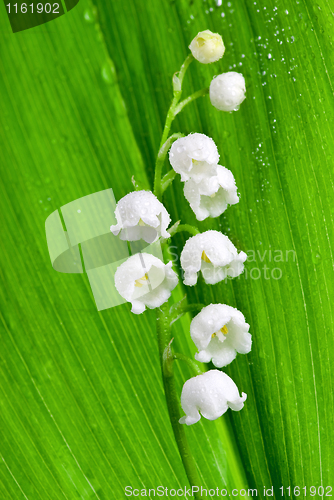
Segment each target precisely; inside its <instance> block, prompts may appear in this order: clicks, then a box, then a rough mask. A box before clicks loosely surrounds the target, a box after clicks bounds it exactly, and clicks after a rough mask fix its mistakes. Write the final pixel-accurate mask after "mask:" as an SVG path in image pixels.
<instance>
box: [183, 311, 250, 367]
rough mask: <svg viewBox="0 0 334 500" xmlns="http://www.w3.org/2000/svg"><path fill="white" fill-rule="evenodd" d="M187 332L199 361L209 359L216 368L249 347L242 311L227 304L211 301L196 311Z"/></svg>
mask: <svg viewBox="0 0 334 500" xmlns="http://www.w3.org/2000/svg"><path fill="white" fill-rule="evenodd" d="M190 335H191V338H192V340H193V341H194V343H195V345H196V347H197V349H198V351H199V352H198V354H195V358H196V359H197V360H198V361H201V362H202V363H209V362H210V361H212V363H213V364H214V365H215V366H216V367H217V368H222V367H223V366H226V365H228V364H229V363H231V362H232V361H233V360H234V358H235V357H236V355H237V352H238V353H240V354H247V353H248V352H250V350H251V347H252V336H251V334H250V333H249V324H248V323H246V321H245V317H244V315H243V314H242V313H241V312H240V311H238V309H236V308H234V307H230V306H227V305H226V304H210V305H209V306H206V307H204V308H203V309H202V310H201V312H200V313H199V314H197V315H196V316H195V317H194V318H193V320H192V322H191V324H190Z"/></svg>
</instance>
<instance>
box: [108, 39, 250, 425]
mask: <svg viewBox="0 0 334 500" xmlns="http://www.w3.org/2000/svg"><path fill="white" fill-rule="evenodd" d="M189 48H190V50H191V52H192V55H193V57H194V58H195V59H197V60H198V61H199V62H201V63H203V64H209V63H212V62H215V61H218V60H219V59H220V58H221V57H222V56H223V54H224V51H225V47H224V43H223V40H222V38H221V36H220V35H218V34H216V33H211V31H209V30H206V31H202V32H200V33H198V35H197V36H196V37H195V38H194V39H193V41H192V42H191V44H190V46H189ZM180 85H181V84H180ZM245 91H246V87H245V80H244V78H243V76H242V75H241V74H239V73H235V72H229V73H223V74H221V75H219V76H217V77H216V78H214V79H213V80H212V82H211V85H210V89H209V92H210V100H211V103H212V104H213V106H215V107H216V108H217V109H219V110H222V111H233V110H234V111H235V110H237V109H238V108H239V106H240V104H241V102H242V101H243V100H244V99H245ZM166 151H167V148H166ZM169 160H170V163H171V165H172V168H173V169H174V171H175V172H176V173H177V174H180V176H181V181H182V182H184V195H185V197H186V199H187V200H188V202H189V204H190V207H191V209H192V210H193V212H194V213H195V215H196V218H197V220H199V221H203V220H205V219H206V218H208V217H218V216H220V215H221V214H222V213H223V212H224V211H225V210H226V209H227V207H228V206H229V205H235V204H236V203H238V201H239V197H238V194H237V186H236V183H235V179H234V176H233V174H232V172H231V171H230V170H228V169H227V168H226V167H224V166H222V165H219V164H218V162H219V153H218V149H217V146H216V144H215V143H214V141H213V140H212V139H211V138H210V137H207V136H206V135H204V134H199V133H193V134H189V135H188V136H186V137H182V138H179V139H177V140H176V141H175V142H174V143H173V144H172V146H171V148H170V151H169ZM157 172H159V170H157ZM158 181H160V179H158ZM156 192H159V190H157V191H156ZM115 216H116V220H117V224H115V225H113V226H111V228H110V230H111V232H112V233H113V234H114V235H115V236H118V237H119V238H120V239H122V240H128V241H137V240H141V239H142V240H144V241H145V242H147V243H153V242H155V241H157V240H158V239H159V238H164V239H165V238H169V237H170V233H169V232H168V231H167V228H168V226H169V224H170V222H171V218H170V216H169V214H168V212H167V210H166V208H165V207H164V206H163V204H162V203H161V202H160V201H159V200H158V198H157V197H156V196H155V195H154V194H153V193H152V192H151V191H136V192H133V193H129V194H127V195H126V196H124V198H122V199H121V200H120V201H119V202H118V204H117V206H116V210H115ZM175 226H176V225H174V226H173V228H172V229H170V231H171V234H173V233H174V232H175V230H176V229H175ZM246 257H247V256H246V254H245V253H244V252H239V253H238V251H237V249H236V247H235V246H234V245H233V243H232V242H231V241H230V240H229V238H228V237H227V236H225V235H224V234H222V233H221V232H219V231H212V230H209V231H205V232H203V233H199V234H196V235H195V236H193V237H191V238H189V239H188V240H187V241H186V243H185V246H184V248H183V250H182V252H181V259H180V261H181V267H182V270H183V273H184V276H183V282H184V284H185V285H187V286H194V285H196V283H197V279H198V274H199V273H201V274H202V276H203V279H204V281H205V283H207V284H210V285H214V284H216V283H218V282H220V281H223V280H225V279H226V278H227V277H231V278H234V277H237V276H239V275H240V274H241V273H242V272H243V270H244V262H245V260H246ZM177 284H178V276H177V274H176V273H175V272H174V271H173V269H172V262H168V263H167V264H165V263H164V262H163V261H162V260H160V259H159V258H157V257H156V256H154V255H152V254H150V253H148V252H146V253H144V252H142V253H137V254H135V255H132V256H131V257H129V258H128V259H127V260H125V261H124V262H123V263H122V264H121V265H120V266H119V267H118V268H117V270H116V273H115V287H116V289H117V291H118V293H119V294H120V295H121V297H123V298H124V299H125V300H126V301H127V302H129V303H131V311H132V312H133V313H135V314H141V313H143V312H144V311H145V309H146V308H149V309H153V308H158V307H160V306H161V305H162V304H163V303H165V302H167V301H168V299H169V298H170V296H171V293H172V290H173V289H174V288H175V287H176V285H177ZM190 336H191V338H192V340H193V342H194V343H195V345H196V347H197V349H198V352H197V353H196V354H195V359H197V360H198V361H200V362H203V363H209V362H212V363H213V365H214V366H215V367H216V368H222V367H224V366H226V365H228V364H229V363H231V362H232V361H233V360H234V359H235V357H236V356H237V353H239V354H247V353H249V352H250V350H251V345H252V339H251V335H250V333H249V325H248V324H247V323H246V321H245V318H244V316H243V314H242V313H241V312H240V311H238V310H237V309H235V308H234V307H231V306H228V305H226V304H210V305H208V306H206V307H204V308H203V309H202V310H201V312H200V313H199V314H197V315H196V316H195V317H194V318H193V320H192V322H191V324H190ZM246 398H247V395H246V394H244V393H242V394H241V396H240V395H239V391H238V388H237V386H236V384H235V383H234V382H233V380H232V379H231V378H230V377H229V376H228V375H226V373H223V372H222V371H220V370H217V369H215V370H210V371H208V372H206V373H203V374H202V375H198V376H196V377H193V378H191V379H189V380H187V381H186V383H185V384H184V386H183V389H182V394H181V406H182V408H183V410H184V412H185V416H183V417H182V418H181V419H180V423H181V424H187V425H191V424H194V423H196V422H198V421H199V420H200V418H201V415H202V416H203V417H205V418H207V419H209V420H214V419H216V418H218V417H220V416H221V415H223V413H225V412H226V411H227V409H228V408H231V409H232V410H234V411H239V410H241V409H242V408H243V406H244V401H245V400H246Z"/></svg>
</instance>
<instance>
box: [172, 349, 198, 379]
mask: <svg viewBox="0 0 334 500" xmlns="http://www.w3.org/2000/svg"><path fill="white" fill-rule="evenodd" d="M173 358H174V359H179V360H180V361H184V362H185V363H186V364H187V365H188V366H189V368H190V369H191V370H192V371H193V372H194V373H195V374H196V375H202V373H204V372H203V371H202V370H201V368H200V367H199V366H198V364H197V363H195V361H193V360H192V359H190V358H188V356H186V355H185V354H182V353H180V352H175V353H174V354H173Z"/></svg>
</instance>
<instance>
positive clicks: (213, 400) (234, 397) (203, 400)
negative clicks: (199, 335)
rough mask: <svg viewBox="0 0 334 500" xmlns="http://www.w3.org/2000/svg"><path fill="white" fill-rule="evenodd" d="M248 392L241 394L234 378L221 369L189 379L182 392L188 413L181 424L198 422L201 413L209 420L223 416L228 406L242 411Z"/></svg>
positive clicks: (182, 402)
mask: <svg viewBox="0 0 334 500" xmlns="http://www.w3.org/2000/svg"><path fill="white" fill-rule="evenodd" d="M246 399H247V394H245V393H244V392H243V393H242V394H241V396H240V395H239V390H238V387H237V386H236V384H235V383H234V382H233V380H232V379H231V378H230V377H229V376H228V375H226V373H223V372H221V371H219V370H210V371H208V372H206V373H203V374H202V375H197V376H196V377H193V378H191V379H189V380H187V381H186V382H185V384H184V386H183V389H182V393H181V406H182V409H183V411H184V413H185V414H186V415H185V416H184V417H182V418H180V424H187V425H192V424H196V422H198V421H199V420H200V418H201V415H202V416H203V417H204V418H207V419H208V420H215V419H216V418H219V417H221V416H222V415H223V414H224V413H225V412H226V411H227V410H228V408H231V410H234V411H240V410H241V409H242V408H243V406H244V402H245V401H246Z"/></svg>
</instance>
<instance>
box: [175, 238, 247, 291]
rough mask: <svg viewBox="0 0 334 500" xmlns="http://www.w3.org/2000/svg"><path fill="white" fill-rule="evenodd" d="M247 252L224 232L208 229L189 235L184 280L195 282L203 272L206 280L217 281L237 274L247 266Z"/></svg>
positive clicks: (189, 282) (184, 255) (185, 247)
mask: <svg viewBox="0 0 334 500" xmlns="http://www.w3.org/2000/svg"><path fill="white" fill-rule="evenodd" d="M246 259H247V255H246V254H245V252H240V253H239V254H238V251H237V249H236V248H235V246H234V245H233V243H232V242H231V241H230V240H229V238H228V237H227V236H225V234H222V233H220V232H219V231H206V232H205V233H201V234H196V235H195V236H192V237H191V238H189V239H188V240H187V241H186V243H185V245H184V247H183V250H182V252H181V266H182V269H183V270H184V280H183V282H184V284H185V285H188V286H193V285H196V283H197V273H198V272H199V271H201V272H202V275H203V278H204V281H205V282H206V283H208V284H209V285H214V284H215V283H218V282H219V281H222V280H224V279H225V278H226V277H227V276H230V277H231V278H235V277H236V276H239V274H241V273H242V272H243V270H244V264H243V263H244V262H245V260H246Z"/></svg>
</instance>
